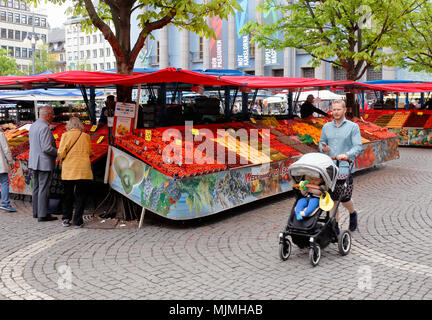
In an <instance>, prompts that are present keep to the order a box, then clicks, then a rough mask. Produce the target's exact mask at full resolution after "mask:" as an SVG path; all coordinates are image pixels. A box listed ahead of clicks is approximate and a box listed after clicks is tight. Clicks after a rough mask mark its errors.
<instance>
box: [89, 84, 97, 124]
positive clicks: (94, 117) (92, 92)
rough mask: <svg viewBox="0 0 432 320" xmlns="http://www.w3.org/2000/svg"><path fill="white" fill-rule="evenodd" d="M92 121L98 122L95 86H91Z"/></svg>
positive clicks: (92, 122) (93, 122)
mask: <svg viewBox="0 0 432 320" xmlns="http://www.w3.org/2000/svg"><path fill="white" fill-rule="evenodd" d="M90 123H91V124H93V125H94V124H96V91H95V87H94V86H90Z"/></svg>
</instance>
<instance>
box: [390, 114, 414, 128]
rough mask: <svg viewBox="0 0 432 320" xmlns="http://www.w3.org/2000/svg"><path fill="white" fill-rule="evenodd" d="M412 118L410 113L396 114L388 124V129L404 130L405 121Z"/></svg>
mask: <svg viewBox="0 0 432 320" xmlns="http://www.w3.org/2000/svg"><path fill="white" fill-rule="evenodd" d="M409 116H410V112H401V111H400V112H396V113H395V114H394V116H393V118H392V119H391V120H390V121H389V123H387V126H386V127H387V128H402V127H403V126H404V123H405V121H406V120H407V119H408V117H409Z"/></svg>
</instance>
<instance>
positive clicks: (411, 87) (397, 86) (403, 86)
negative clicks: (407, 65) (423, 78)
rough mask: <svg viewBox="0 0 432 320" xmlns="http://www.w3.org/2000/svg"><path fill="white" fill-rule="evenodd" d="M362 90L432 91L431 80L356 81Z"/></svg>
mask: <svg viewBox="0 0 432 320" xmlns="http://www.w3.org/2000/svg"><path fill="white" fill-rule="evenodd" d="M356 86H358V87H359V88H361V89H362V90H374V91H388V92H429V91H432V83H431V82H423V83H388V84H367V83H359V82H357V83H356Z"/></svg>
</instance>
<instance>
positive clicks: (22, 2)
mask: <svg viewBox="0 0 432 320" xmlns="http://www.w3.org/2000/svg"><path fill="white" fill-rule="evenodd" d="M25 9H26V3H25V1H21V10H25Z"/></svg>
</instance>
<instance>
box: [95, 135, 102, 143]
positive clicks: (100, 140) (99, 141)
mask: <svg viewBox="0 0 432 320" xmlns="http://www.w3.org/2000/svg"><path fill="white" fill-rule="evenodd" d="M103 139H104V136H100V137H99V139H98V140H97V141H96V143H101V142H102V141H103Z"/></svg>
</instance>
